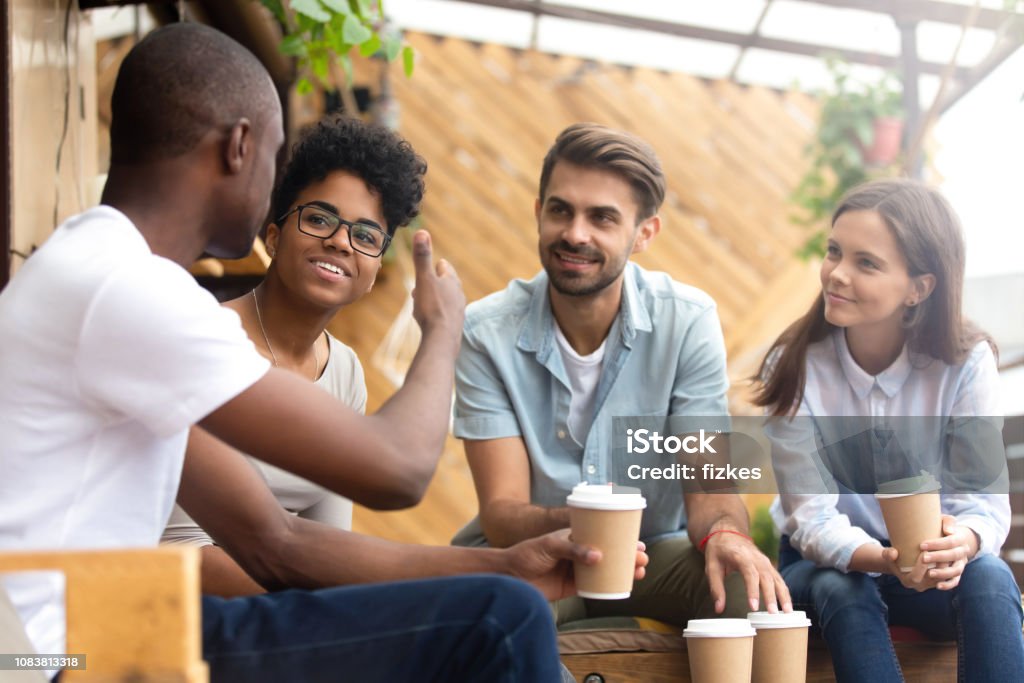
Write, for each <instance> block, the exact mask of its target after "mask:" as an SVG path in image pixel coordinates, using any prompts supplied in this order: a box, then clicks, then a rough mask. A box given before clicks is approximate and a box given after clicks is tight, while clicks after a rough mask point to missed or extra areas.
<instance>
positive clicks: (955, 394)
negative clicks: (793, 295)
mask: <svg viewBox="0 0 1024 683" xmlns="http://www.w3.org/2000/svg"><path fill="white" fill-rule="evenodd" d="M998 382H999V377H998V372H997V370H996V361H995V357H994V356H993V354H992V349H991V348H989V345H988V343H986V342H983V341H982V342H978V344H977V345H976V346H975V347H974V348H973V349H972V350H971V352H970V354H969V355H968V356H967V358H966V359H965V360H964V362H963V363H961V364H958V365H949V364H946V363H944V362H942V361H941V360H936V359H934V358H930V357H928V356H924V355H921V354H916V353H911V352H910V351H908V349H907V348H906V347H904V349H903V352H902V353H901V354H900V356H899V357H898V358H897V359H896V361H895V362H894V363H893V364H892V365H891V366H889V367H888V368H886V369H885V370H883V371H882V372H880V373H879V374H877V375H870V374H868V373H867V372H865V371H864V369H863V368H861V367H860V366H859V365H857V362H856V361H855V360H854V359H853V356H852V355H851V354H850V349H849V347H848V346H847V344H846V335H845V334H844V332H843V330H841V329H837V330H834V331H833V332H832V334H830V335H829V336H828V337H826V338H825V339H823V340H821V341H820V342H817V343H814V344H812V345H810V346H809V347H808V349H807V378H806V383H805V390H804V396H803V400H802V401H801V403H800V407H799V408H798V409H797V412H796V416H795V417H794V418H793V419H791V420H790V419H781V420H772V421H770V422H769V423H768V425H767V426H766V428H765V433H766V434H767V435H768V437H769V439H770V440H771V444H772V459H773V461H774V464H775V469H776V475H777V476H778V477H779V485H780V490H781V491H782V495H781V496H780V497H779V498H778V499H776V501H775V503H774V504H773V505H772V509H771V512H772V517H773V518H774V520H775V524H776V526H777V527H778V528H779V529H780V530H781V531H782V533H784V534H787V535H788V536H789V542H790V544H791V545H792V546H793V547H794V548H796V549H797V550H798V551H799V552H800V554H801V555H802V556H803V557H804V558H805V559H808V560H811V561H813V562H815V563H816V564H818V565H820V566H823V567H834V568H836V569H838V570H840V571H843V572H845V571H848V570H849V565H850V560H851V558H852V557H853V553H854V551H855V550H857V548H859V547H860V546H861V545H865V544H869V543H870V544H878V543H879V540H880V539H888V536H889V535H888V532H887V531H886V529H885V522H884V520H883V519H882V512H881V508H880V507H879V505H878V501H877V500H876V499H875V497H874V495H871V494H868V493H863V492H862V493H851V492H844V491H848V489H846V488H844V487H842V486H841V485H840V484H838V483H836V482H835V481H834V480H833V478H831V477H828V476H826V477H825V480H824V481H823V480H822V479H821V478H819V475H820V474H821V472H822V470H821V469H820V468H819V467H816V465H815V464H814V463H813V462H812V456H811V454H813V453H816V452H817V451H818V449H819V444H820V443H838V442H840V441H841V440H842V435H837V434H835V433H833V432H834V431H835V430H836V428H837V427H838V426H841V425H842V424H843V420H842V419H834V418H837V417H838V418H842V417H843V416H857V417H859V418H861V419H860V420H858V422H859V423H860V424H866V423H868V422H870V421H884V422H886V423H887V424H888V425H889V426H892V427H894V428H895V430H896V433H897V437H898V439H899V441H900V442H901V443H902V444H903V445H905V446H906V448H907V452H908V453H909V455H910V456H912V457H911V458H910V459H911V461H912V462H917V460H918V459H920V461H921V465H922V466H923V467H924V468H926V469H928V470H929V471H931V472H932V473H933V474H934V473H936V468H937V467H938V465H936V468H933V467H932V464H936V463H941V461H942V458H943V455H944V453H947V452H950V451H953V452H961V456H960V457H961V458H966V463H962V467H963V469H964V470H965V471H969V472H970V471H975V472H976V471H982V473H984V471H986V470H991V469H992V468H993V465H996V466H997V468H996V469H997V471H996V475H997V476H996V479H995V480H994V481H993V482H992V483H991V484H990V485H989V486H987V487H985V488H984V490H982V489H975V490H974V491H972V490H970V489H961V490H954V487H953V486H950V485H948V483H947V482H944V483H943V491H942V493H941V500H942V512H943V513H944V514H947V515H953V516H955V517H956V518H957V520H958V521H959V522H960V523H961V524H963V525H965V526H967V527H970V528H971V529H973V530H974V531H975V532H976V533H977V534H978V538H979V540H980V546H979V551H978V554H979V555H985V554H991V555H998V554H999V550H1000V548H1001V547H1002V545H1003V542H1004V541H1005V540H1006V537H1007V535H1008V534H1009V531H1010V504H1009V496H1008V495H1007V494H1006V493H1004V492H1005V491H1006V490H1007V483H1006V481H1007V480H1006V476H1007V475H1006V471H1005V456H1004V454H1003V451H1002V441H1001V438H1000V429H1001V428H1002V420H1001V418H1000V417H999V415H1000V409H999V405H998V399H999V392H998ZM923 418H939V419H938V420H936V421H935V425H937V426H935V428H934V429H926V427H927V426H928V424H929V422H928V421H927V420H926V419H923ZM950 418H958V419H960V420H961V421H962V422H961V423H962V424H963V423H966V424H968V425H969V424H970V423H969V422H966V421H965V420H964V418H978V422H979V423H980V426H981V427H987V428H986V429H979V428H977V426H975V429H973V430H962V431H964V432H965V434H966V436H965V435H962V434H959V433H951V432H949V430H948V428H947V425H948V423H949V419H950ZM987 435H991V436H992V437H993V438H991V439H984V438H982V437H984V436H987ZM957 439H967V440H968V441H969V443H963V444H956V443H951V441H955V440H957ZM848 455H849V454H848ZM868 455H869V457H870V456H871V455H872V454H868ZM877 455H878V456H881V457H880V458H878V459H876V462H875V463H874V465H875V466H879V465H882V464H884V456H885V452H884V451H880V452H879V453H878V454H877ZM903 457H906V454H904V456H903ZM901 459H902V458H901ZM890 464H892V463H890ZM895 464H899V463H895ZM914 469H916V467H915V468H914ZM908 474H916V472H903V473H896V475H895V476H897V477H902V476H907V475H908ZM884 480H885V477H884V476H883V477H881V479H879V481H884ZM987 491H992V492H987Z"/></svg>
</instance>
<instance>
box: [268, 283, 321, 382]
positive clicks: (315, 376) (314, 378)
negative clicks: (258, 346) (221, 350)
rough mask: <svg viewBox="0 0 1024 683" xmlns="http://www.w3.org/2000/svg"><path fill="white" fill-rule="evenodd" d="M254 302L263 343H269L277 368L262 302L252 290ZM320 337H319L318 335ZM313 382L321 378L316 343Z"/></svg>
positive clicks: (271, 355) (269, 349) (275, 364)
mask: <svg viewBox="0 0 1024 683" xmlns="http://www.w3.org/2000/svg"><path fill="white" fill-rule="evenodd" d="M252 302H253V303H254V304H256V320H257V322H259V324H260V332H262V333H263V341H265V342H267V350H268V351H270V357H271V358H273V359H274V366H275V367H276V366H277V354H276V353H274V347H273V346H271V345H270V337H268V336H267V329H266V328H265V327H263V316H261V315H260V300H259V299H257V298H256V290H255V289H254V290H252ZM317 336H319V335H317ZM313 363H314V365H313V381H314V382H315V381H316V378H317V377H319V376H320V354H319V353H317V352H316V342H315V341H314V342H313Z"/></svg>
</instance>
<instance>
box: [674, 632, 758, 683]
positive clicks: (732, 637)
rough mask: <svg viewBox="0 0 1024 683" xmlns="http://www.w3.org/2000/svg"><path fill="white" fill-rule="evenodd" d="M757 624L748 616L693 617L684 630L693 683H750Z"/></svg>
mask: <svg viewBox="0 0 1024 683" xmlns="http://www.w3.org/2000/svg"><path fill="white" fill-rule="evenodd" d="M755 633H756V632H755V631H754V628H753V627H752V626H751V625H750V621H749V620H747V619H691V620H690V621H689V622H687V624H686V629H685V630H683V637H684V638H686V652H687V656H688V657H689V659H690V678H691V680H692V681H693V683H750V675H751V667H752V662H753V656H754V635H755Z"/></svg>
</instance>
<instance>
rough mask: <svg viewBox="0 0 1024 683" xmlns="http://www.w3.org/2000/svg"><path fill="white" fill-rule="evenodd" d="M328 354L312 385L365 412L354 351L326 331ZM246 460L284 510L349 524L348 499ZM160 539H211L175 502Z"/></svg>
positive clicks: (193, 542) (333, 523)
mask: <svg viewBox="0 0 1024 683" xmlns="http://www.w3.org/2000/svg"><path fill="white" fill-rule="evenodd" d="M327 340H328V342H329V345H330V352H329V353H330V355H329V356H328V357H327V365H325V366H324V371H323V374H321V375H320V378H319V379H317V381H316V386H318V387H320V388H321V389H323V390H325V391H326V392H327V393H329V394H331V395H333V396H335V397H336V398H338V399H339V400H340V401H341V402H342V403H344V404H345V405H347V406H349V407H351V408H352V409H353V410H356V411H358V412H360V413H365V412H366V379H365V377H364V376H363V366H362V365H361V364H360V363H359V358H358V357H357V356H356V353H355V351H353V350H352V349H350V348H349V347H348V346H346V345H344V344H342V343H341V342H340V341H338V340H337V339H335V338H334V337H332V336H331V335H330V334H328V335H327ZM248 459H249V464H251V465H252V466H253V468H255V470H256V471H257V472H258V473H259V474H260V476H261V477H263V481H265V482H266V484H267V487H268V488H269V489H270V491H271V492H272V493H273V494H274V497H275V498H277V502H278V503H280V504H281V507H283V508H284V509H285V510H288V511H289V512H291V513H294V514H297V515H298V516H299V517H302V518H303V519H310V520H313V521H314V522H320V523H322V524H328V525H330V526H333V527H335V528H338V529H345V530H349V529H351V528H352V501H351V500H349V499H348V498H345V497H343V496H339V495H338V494H336V493H334V492H333V491H328V490H327V489H325V488H324V487H322V486H318V485H317V484H314V483H313V482H311V481H309V480H307V479H303V478H302V477H299V476H297V475H294V474H292V473H291V472H287V471H285V470H282V469H281V468H279V467H274V466H273V465H268V464H267V463H265V462H262V461H260V460H257V459H256V458H252V457H249V458H248ZM160 542H161V543H167V544H177V545H195V546H204V545H213V539H212V538H210V536H209V534H207V533H206V532H205V531H203V529H202V527H200V526H199V525H198V524H196V523H195V521H194V520H193V519H192V518H191V517H189V515H188V513H186V512H185V511H184V510H182V509H181V506H179V505H175V506H174V510H173V511H172V512H171V519H170V521H169V522H168V523H167V528H166V529H164V534H163V537H162V538H161V539H160Z"/></svg>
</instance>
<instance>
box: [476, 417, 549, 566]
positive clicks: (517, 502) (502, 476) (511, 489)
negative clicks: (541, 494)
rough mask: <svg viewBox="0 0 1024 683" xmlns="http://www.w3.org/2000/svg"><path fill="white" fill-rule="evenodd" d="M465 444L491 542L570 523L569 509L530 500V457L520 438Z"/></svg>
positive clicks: (509, 541)
mask: <svg viewBox="0 0 1024 683" xmlns="http://www.w3.org/2000/svg"><path fill="white" fill-rule="evenodd" d="M464 443H465V447H466V459H467V460H468V461H469V468H470V469H471V470H472V472H473V484H474V485H475V486H476V495H477V499H478V500H479V501H480V525H481V526H482V527H483V530H484V535H485V536H487V542H488V543H490V544H491V545H492V546H495V547H499V548H504V547H507V546H510V545H512V544H514V543H518V542H519V541H522V540H524V539H527V538H533V537H535V536H540V535H542V534H546V533H548V532H550V531H555V530H557V529H565V528H567V527H568V526H569V508H567V507H557V508H546V507H541V506H539V505H532V504H531V503H530V459H529V455H528V454H527V452H526V445H525V444H524V443H523V440H522V439H521V438H520V437H518V436H514V437H508V438H504V439H488V440H483V441H465V442H464Z"/></svg>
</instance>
